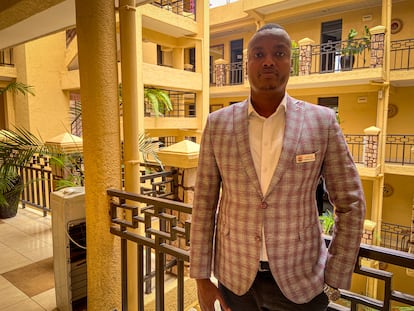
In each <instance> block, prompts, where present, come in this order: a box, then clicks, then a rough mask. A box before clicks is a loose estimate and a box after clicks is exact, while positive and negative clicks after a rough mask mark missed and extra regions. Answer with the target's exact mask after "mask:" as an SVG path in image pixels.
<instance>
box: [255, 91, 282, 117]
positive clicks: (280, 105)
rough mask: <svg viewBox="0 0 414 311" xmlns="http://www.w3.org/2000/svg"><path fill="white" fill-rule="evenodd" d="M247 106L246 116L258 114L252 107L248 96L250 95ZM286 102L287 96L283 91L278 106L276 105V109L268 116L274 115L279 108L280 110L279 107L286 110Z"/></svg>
mask: <svg viewBox="0 0 414 311" xmlns="http://www.w3.org/2000/svg"><path fill="white" fill-rule="evenodd" d="M248 101H249V107H248V109H247V115H248V116H251V115H252V114H253V113H254V114H255V115H256V116H260V115H259V114H258V113H257V111H256V110H255V109H254V107H253V105H252V101H251V98H250V96H249V100H248ZM286 103H287V96H286V93H285V96H283V98H282V100H281V101H280V104H279V106H278V107H277V109H276V111H275V112H274V113H273V114H272V115H271V116H270V117H272V116H273V115H275V114H276V113H277V112H278V111H279V110H281V109H283V112H286Z"/></svg>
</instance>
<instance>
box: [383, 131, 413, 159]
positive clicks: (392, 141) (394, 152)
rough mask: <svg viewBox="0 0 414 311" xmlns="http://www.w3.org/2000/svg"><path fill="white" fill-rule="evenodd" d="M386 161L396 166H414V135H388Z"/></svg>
mask: <svg viewBox="0 0 414 311" xmlns="http://www.w3.org/2000/svg"><path fill="white" fill-rule="evenodd" d="M385 161H386V162H388V163H395V164H401V165H404V164H414V135H387V140H386V146H385Z"/></svg>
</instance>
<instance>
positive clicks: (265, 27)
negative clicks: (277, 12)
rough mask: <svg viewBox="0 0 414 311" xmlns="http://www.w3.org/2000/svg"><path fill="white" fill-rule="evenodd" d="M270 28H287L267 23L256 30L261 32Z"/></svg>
mask: <svg viewBox="0 0 414 311" xmlns="http://www.w3.org/2000/svg"><path fill="white" fill-rule="evenodd" d="M268 29H281V30H284V31H286V30H285V28H283V27H282V26H280V25H279V24H275V23H269V24H266V25H264V26H262V27H260V28H259V29H258V30H257V31H256V32H260V31H263V30H268Z"/></svg>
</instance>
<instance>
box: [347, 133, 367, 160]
mask: <svg viewBox="0 0 414 311" xmlns="http://www.w3.org/2000/svg"><path fill="white" fill-rule="evenodd" d="M345 140H346V143H347V144H348V148H349V151H350V152H351V154H352V157H353V158H354V161H355V163H364V144H365V135H349V134H346V135H345Z"/></svg>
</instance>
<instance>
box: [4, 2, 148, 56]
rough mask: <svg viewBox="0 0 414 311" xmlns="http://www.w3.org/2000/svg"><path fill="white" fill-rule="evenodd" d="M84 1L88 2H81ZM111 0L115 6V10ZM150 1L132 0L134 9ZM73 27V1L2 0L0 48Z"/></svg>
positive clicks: (116, 3) (116, 5)
mask: <svg viewBox="0 0 414 311" xmlns="http://www.w3.org/2000/svg"><path fill="white" fill-rule="evenodd" d="M84 1H87V0H84ZM118 1H119V0H114V6H115V7H118ZM148 2H150V0H135V4H136V6H138V5H142V4H145V3H148ZM75 25H76V13H75V0H1V1H0V49H4V48H8V47H12V46H15V45H18V44H21V43H24V42H27V41H30V40H33V39H36V38H39V37H42V36H46V35H49V34H52V33H55V32H58V31H61V30H64V29H68V28H71V27H73V26H75Z"/></svg>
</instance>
